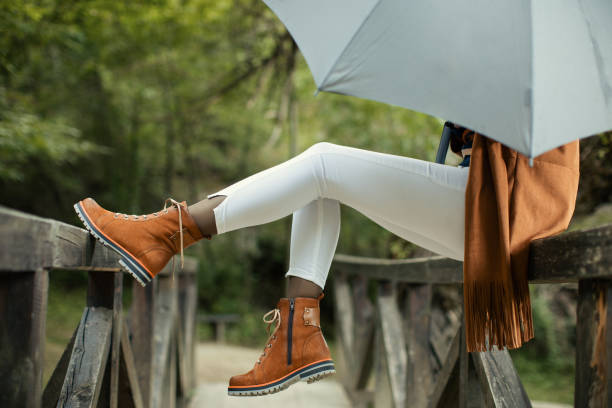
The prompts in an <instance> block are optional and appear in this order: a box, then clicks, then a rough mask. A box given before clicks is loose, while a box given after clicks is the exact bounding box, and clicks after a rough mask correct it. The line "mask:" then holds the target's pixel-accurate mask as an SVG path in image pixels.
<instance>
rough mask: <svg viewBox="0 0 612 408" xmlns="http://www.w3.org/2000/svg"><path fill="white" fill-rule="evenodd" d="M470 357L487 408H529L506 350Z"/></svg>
mask: <svg viewBox="0 0 612 408" xmlns="http://www.w3.org/2000/svg"><path fill="white" fill-rule="evenodd" d="M471 355H472V359H473V361H474V366H475V368H476V372H477V373H478V378H479V379H480V385H481V389H482V391H483V396H484V400H485V404H486V405H487V407H508V408H513V407H516V408H524V407H531V402H530V401H529V398H528V397H527V393H526V392H525V389H524V388H523V384H522V383H521V380H520V378H519V376H518V373H517V372H516V369H515V368H514V365H513V364H512V358H511V357H510V354H509V353H508V350H494V351H488V352H483V353H478V352H475V353H471Z"/></svg>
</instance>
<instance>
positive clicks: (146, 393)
mask: <svg viewBox="0 0 612 408" xmlns="http://www.w3.org/2000/svg"><path fill="white" fill-rule="evenodd" d="M157 282H158V279H153V281H151V283H149V284H148V285H147V286H145V287H142V286H140V285H139V284H133V285H132V308H131V310H130V332H131V334H132V351H133V353H134V365H135V366H136V373H137V375H138V383H139V385H140V393H141V397H142V403H143V405H144V406H145V407H148V406H149V402H150V394H151V359H152V358H153V337H154V336H155V333H154V331H153V328H154V326H153V325H154V320H155V319H154V315H155V312H154V306H155V301H154V300H155V296H154V294H155V291H156V287H157Z"/></svg>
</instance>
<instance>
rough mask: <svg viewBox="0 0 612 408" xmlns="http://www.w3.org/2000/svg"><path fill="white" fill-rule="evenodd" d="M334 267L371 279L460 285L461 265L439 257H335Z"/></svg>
mask: <svg viewBox="0 0 612 408" xmlns="http://www.w3.org/2000/svg"><path fill="white" fill-rule="evenodd" d="M333 262H334V267H335V268H338V269H340V270H342V271H345V272H347V273H350V274H351V275H353V274H356V275H363V276H364V277H367V278H368V279H373V280H391V281H394V282H410V283H461V282H462V281H463V263H462V262H459V261H455V260H453V259H449V258H445V257H442V256H433V257H429V258H411V259H380V258H368V257H362V256H353V255H344V254H336V255H334V260H333Z"/></svg>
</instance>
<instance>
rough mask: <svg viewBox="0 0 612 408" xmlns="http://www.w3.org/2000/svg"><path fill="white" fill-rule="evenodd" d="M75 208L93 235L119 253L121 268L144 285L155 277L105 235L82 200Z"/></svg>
mask: <svg viewBox="0 0 612 408" xmlns="http://www.w3.org/2000/svg"><path fill="white" fill-rule="evenodd" d="M74 210H75V211H76V213H77V215H78V216H79V218H80V219H81V221H82V222H83V225H84V226H85V228H86V229H87V231H89V233H90V234H91V235H93V237H94V238H95V239H96V240H97V241H98V242H100V243H101V244H102V245H104V246H106V247H108V248H110V249H112V250H113V251H114V252H115V253H116V254H117V255H119V257H120V259H119V265H121V269H123V270H124V271H126V272H128V273H129V274H130V275H132V277H133V278H134V279H136V281H137V282H138V283H140V284H141V285H142V286H146V285H147V284H148V283H150V282H151V280H152V279H153V278H152V277H151V275H150V273H149V272H148V271H147V269H146V268H145V267H144V266H143V265H141V264H140V262H138V260H137V259H136V257H134V256H133V255H132V254H130V253H129V252H128V251H127V250H125V249H124V248H123V247H122V246H121V245H119V244H118V243H116V242H115V241H113V240H112V239H110V238H109V237H107V236H106V235H104V233H103V232H102V231H100V229H99V228H98V227H97V226H96V224H95V223H94V222H93V221H92V220H91V218H89V216H87V212H86V211H85V210H84V209H83V206H81V204H80V202H78V203H76V204H75V205H74Z"/></svg>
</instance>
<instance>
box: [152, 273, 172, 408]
mask: <svg viewBox="0 0 612 408" xmlns="http://www.w3.org/2000/svg"><path fill="white" fill-rule="evenodd" d="M158 286H159V290H158V293H157V296H156V302H155V310H154V312H153V319H154V321H155V323H154V325H155V335H154V336H153V357H152V361H151V373H152V374H151V397H150V398H151V399H150V405H149V406H150V407H152V408H157V407H163V406H164V405H165V403H164V385H165V384H166V381H167V378H169V376H168V371H167V370H168V361H169V360H170V355H171V350H170V347H171V344H172V333H173V330H174V322H175V319H176V304H177V302H176V286H174V285H173V284H172V278H170V277H164V276H162V277H160V278H158ZM166 391H167V390H166Z"/></svg>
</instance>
